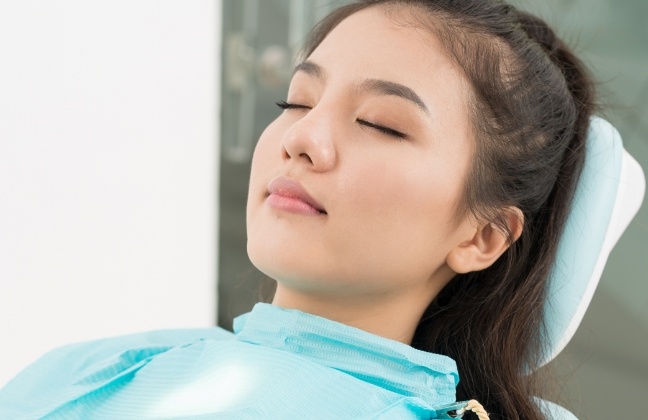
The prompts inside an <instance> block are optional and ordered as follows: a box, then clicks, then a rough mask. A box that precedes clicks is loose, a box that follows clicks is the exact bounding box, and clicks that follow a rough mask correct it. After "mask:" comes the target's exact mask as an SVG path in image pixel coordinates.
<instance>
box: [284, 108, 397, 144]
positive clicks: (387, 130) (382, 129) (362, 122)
mask: <svg viewBox="0 0 648 420" xmlns="http://www.w3.org/2000/svg"><path fill="white" fill-rule="evenodd" d="M276 104H277V106H278V107H279V108H281V109H284V110H285V109H309V107H307V106H306V105H299V104H293V103H289V102H286V101H278V102H276ZM357 121H358V124H360V125H363V126H365V127H370V128H373V129H375V130H378V131H380V132H381V133H383V134H386V135H388V136H391V137H396V138H398V139H404V138H405V137H407V135H406V134H405V133H401V132H400V131H396V130H394V129H393V128H389V127H383V126H382V125H377V124H374V123H371V122H369V121H365V120H361V119H358V120H357Z"/></svg>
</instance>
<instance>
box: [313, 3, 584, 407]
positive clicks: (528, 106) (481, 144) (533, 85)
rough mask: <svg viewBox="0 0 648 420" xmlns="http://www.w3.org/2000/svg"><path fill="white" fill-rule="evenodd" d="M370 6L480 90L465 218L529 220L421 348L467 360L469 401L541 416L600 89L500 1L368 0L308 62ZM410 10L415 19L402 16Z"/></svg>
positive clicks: (424, 322) (420, 338)
mask: <svg viewBox="0 0 648 420" xmlns="http://www.w3.org/2000/svg"><path fill="white" fill-rule="evenodd" d="M367 7H381V8H383V9H384V11H385V13H388V14H389V16H391V18H392V19H394V21H395V22H397V23H398V24H402V25H410V26H415V27H422V28H424V29H426V30H429V31H431V32H432V33H433V34H434V35H436V36H438V37H439V39H440V40H441V41H442V43H443V45H444V46H445V48H446V50H447V53H448V54H449V55H450V57H452V58H453V59H454V60H455V61H456V63H457V64H458V65H459V66H460V67H461V68H462V69H463V71H464V72H465V75H466V76H467V79H468V80H469V82H470V84H471V91H472V96H471V98H470V104H469V106H470V112H471V114H472V115H471V117H472V123H473V132H474V135H475V139H474V140H475V142H476V151H475V155H474V159H473V162H472V167H471V170H470V172H469V174H468V177H467V179H466V181H465V185H464V196H463V199H464V200H463V202H462V203H461V204H460V205H459V206H458V208H457V210H456V216H457V219H459V218H460V217H463V216H465V215H467V214H469V213H471V214H472V215H474V216H475V217H476V218H477V219H479V220H485V221H489V222H492V223H494V224H495V225H496V226H497V227H498V228H499V229H501V230H502V231H503V232H504V233H505V234H507V235H508V237H509V238H510V232H507V227H506V224H505V223H504V222H503V218H502V217H501V216H502V214H503V213H502V212H503V211H505V209H506V208H507V207H510V206H515V207H518V208H519V209H520V210H521V211H522V213H523V215H524V230H523V232H522V235H521V237H520V238H519V239H518V240H517V241H515V242H514V243H512V244H511V246H510V248H509V249H508V250H507V251H506V252H505V254H504V255H503V256H502V257H501V258H500V259H499V260H497V261H496V262H495V263H494V264H493V265H492V266H491V267H489V268H487V269H485V270H482V271H479V272H471V273H468V274H459V275H456V276H455V278H454V279H453V280H452V281H451V282H450V283H449V284H448V285H447V286H446V287H445V288H444V290H442V292H441V293H440V294H439V296H438V297H437V298H436V299H435V300H434V301H433V302H431V304H430V306H429V307H428V309H427V310H426V312H425V314H424V315H423V318H422V319H421V321H420V323H419V325H418V329H417V331H416V334H415V337H414V340H413V343H412V345H413V346H414V347H416V348H419V349H421V350H425V351H430V352H435V353H440V354H445V355H448V356H450V357H452V358H454V359H455V360H456V361H457V364H458V367H459V372H460V375H461V381H460V383H459V387H458V389H457V399H458V400H467V399H471V398H475V399H477V400H479V401H480V402H481V403H482V404H483V405H484V406H485V407H487V409H488V411H489V412H491V413H493V414H494V416H493V417H494V418H502V419H503V418H508V419H514V418H522V419H541V418H543V416H542V414H541V413H540V411H539V409H538V407H537V406H536V404H535V403H534V401H533V399H532V396H533V395H538V393H539V392H540V391H541V390H540V388H539V387H540V386H541V385H543V382H544V381H543V380H542V379H541V378H539V377H538V375H537V374H528V371H527V369H528V367H530V366H537V361H538V359H539V357H540V355H541V354H542V351H543V347H542V343H541V342H540V333H541V331H542V328H543V324H542V320H543V308H544V302H545V294H546V290H547V280H548V275H549V271H550V268H551V266H552V263H553V261H554V258H555V254H556V249H557V246H558V241H559V238H560V235H561V233H562V230H563V226H564V224H565V220H566V216H567V214H568V211H569V206H570V202H571V199H572V196H573V192H574V189H575V185H576V183H577V180H578V177H579V175H580V172H581V168H582V165H583V160H584V145H585V139H586V134H587V129H588V126H589V120H590V116H591V115H592V113H593V112H594V111H595V110H596V106H595V95H594V88H593V82H592V80H591V78H590V76H589V74H588V72H587V71H586V69H585V67H584V65H583V64H582V63H581V61H580V60H579V59H578V58H576V57H575V56H574V55H573V53H572V52H571V51H570V50H569V48H568V47H567V46H566V45H565V44H564V43H563V42H562V41H561V40H560V39H558V38H557V37H556V35H555V34H554V32H553V31H552V30H551V29H550V28H549V27H548V26H547V24H546V23H545V22H544V21H542V20H541V19H539V18H537V17H534V16H532V15H530V14H528V13H525V12H522V11H519V10H517V9H515V8H514V7H512V6H510V5H507V4H505V3H503V2H501V1H497V0H439V1H434V0H364V1H363V0H360V1H358V2H356V3H353V4H351V5H348V6H343V7H341V8H339V9H337V10H336V11H334V12H333V13H331V14H330V15H329V16H328V17H326V18H325V19H324V20H323V21H321V22H320V23H319V24H318V26H316V27H315V28H314V30H313V31H312V32H311V34H310V36H309V38H308V40H307V43H306V45H305V48H304V50H303V56H302V58H304V59H305V58H307V57H308V56H309V55H310V54H311V53H312V52H313V51H314V50H315V48H317V46H318V45H319V44H320V43H321V42H322V40H323V39H324V38H325V37H326V36H327V34H328V33H329V32H330V31H331V30H332V29H333V28H334V27H335V26H336V25H337V24H339V23H340V22H341V21H342V20H344V19H345V18H346V17H348V16H350V15H351V14H353V13H355V12H357V11H359V10H362V9H364V8H367ZM403 7H405V8H407V11H409V12H411V13H408V14H405V15H403V14H402V13H399V14H396V13H391V12H393V11H394V10H395V9H394V8H403Z"/></svg>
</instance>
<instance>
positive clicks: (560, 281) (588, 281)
mask: <svg viewBox="0 0 648 420" xmlns="http://www.w3.org/2000/svg"><path fill="white" fill-rule="evenodd" d="M622 158H623V144H622V142H621V136H620V135H619V133H618V131H617V130H616V129H615V128H614V127H613V126H612V125H611V124H610V123H608V122H607V121H605V120H603V119H601V118H599V117H593V118H592V120H591V122H590V128H589V132H588V138H587V141H586V154H585V165H584V167H583V172H582V174H581V178H580V180H579V182H578V185H577V187H576V191H575V195H574V199H573V202H572V206H571V210H570V213H569V216H568V219H567V223H566V225H565V230H564V233H563V235H562V237H561V239H560V242H559V246H558V252H557V256H556V261H555V264H554V266H553V268H552V271H551V275H550V278H549V288H548V294H547V304H546V307H545V325H546V332H545V333H546V334H545V335H544V336H543V343H544V345H546V347H545V351H544V355H543V360H542V363H541V366H542V365H543V364H545V363H547V362H549V361H550V360H551V359H553V358H554V357H555V356H556V355H557V354H558V353H559V352H560V351H561V350H562V349H563V348H564V347H565V345H566V344H567V342H568V341H569V340H570V339H571V337H572V336H573V335H574V333H575V331H576V328H577V327H578V324H579V323H580V321H581V320H582V317H583V314H584V312H585V309H587V306H588V305H589V302H590V300H591V297H592V294H593V292H594V288H596V285H597V284H598V280H599V277H600V270H595V266H596V265H597V263H598V262H599V260H600V259H601V258H602V259H603V261H602V263H603V264H604V263H605V260H606V259H607V253H606V252H602V249H603V242H604V239H605V235H606V232H607V230H608V225H609V224H610V220H611V217H612V210H613V208H614V203H615V201H616V196H617V190H618V185H619V182H620V177H621V166H622ZM597 271H598V272H597Z"/></svg>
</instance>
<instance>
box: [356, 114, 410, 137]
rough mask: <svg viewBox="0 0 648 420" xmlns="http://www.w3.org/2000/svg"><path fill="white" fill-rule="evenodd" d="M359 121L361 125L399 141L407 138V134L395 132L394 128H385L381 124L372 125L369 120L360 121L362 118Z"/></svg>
mask: <svg viewBox="0 0 648 420" xmlns="http://www.w3.org/2000/svg"><path fill="white" fill-rule="evenodd" d="M357 121H358V123H359V124H361V125H364V126H366V127H371V128H374V129H376V130H378V131H380V132H381V133H383V134H386V135H388V136H391V137H396V138H398V139H405V138H407V134H405V133H401V132H400V131H398V130H394V129H393V128H389V127H385V126H383V125H380V124H375V123H372V122H369V121H367V120H363V119H360V118H358V119H357Z"/></svg>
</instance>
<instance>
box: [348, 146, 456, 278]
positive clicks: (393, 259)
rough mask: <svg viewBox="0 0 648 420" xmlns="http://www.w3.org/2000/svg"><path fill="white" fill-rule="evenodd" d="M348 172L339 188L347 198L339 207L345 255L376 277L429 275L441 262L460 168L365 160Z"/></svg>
mask: <svg viewBox="0 0 648 420" xmlns="http://www.w3.org/2000/svg"><path fill="white" fill-rule="evenodd" d="M353 168H354V169H353V171H352V172H348V173H347V174H346V175H345V176H344V177H343V179H344V182H342V183H341V184H340V185H339V191H340V192H341V194H340V195H341V197H348V200H347V202H346V203H344V205H342V203H341V204H340V208H341V209H344V210H343V212H344V214H342V215H340V216H341V217H340V220H342V222H341V227H340V230H341V231H345V232H348V234H347V235H346V236H345V238H346V239H345V241H346V243H345V245H346V246H347V249H350V250H351V251H349V252H348V253H349V254H353V253H354V252H355V253H356V255H355V257H356V258H362V259H363V260H365V261H366V263H367V264H366V265H365V268H366V267H376V270H379V271H380V272H381V273H376V274H385V275H387V276H388V277H392V276H394V275H400V276H403V277H405V276H410V277H420V276H426V275H429V274H430V273H431V272H432V271H434V270H435V269H436V268H437V267H438V266H439V265H440V264H442V263H443V262H444V261H445V256H446V254H447V252H446V251H447V250H446V249H445V248H447V247H448V244H447V243H446V242H447V241H445V239H446V238H447V236H448V234H449V233H450V229H451V226H452V216H453V213H454V209H455V203H456V200H457V198H458V197H459V194H460V193H461V191H462V182H461V178H462V177H461V171H462V168H457V167H452V166H450V165H449V164H447V163H444V162H443V161H435V160H433V159H429V158H428V159H420V160H416V159H406V160H404V161H399V160H397V159H393V158H392V159H390V160H389V159H388V160H385V159H367V160H363V163H362V164H359V165H353ZM356 250H361V251H356ZM359 254H362V255H359Z"/></svg>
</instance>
